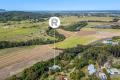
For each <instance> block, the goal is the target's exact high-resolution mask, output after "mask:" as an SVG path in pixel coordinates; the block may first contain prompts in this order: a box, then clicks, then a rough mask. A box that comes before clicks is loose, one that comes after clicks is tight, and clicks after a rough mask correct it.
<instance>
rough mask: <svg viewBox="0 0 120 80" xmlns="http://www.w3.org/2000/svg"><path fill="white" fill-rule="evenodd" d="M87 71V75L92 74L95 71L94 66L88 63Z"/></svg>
mask: <svg viewBox="0 0 120 80" xmlns="http://www.w3.org/2000/svg"><path fill="white" fill-rule="evenodd" d="M88 72H89V75H92V74H94V73H95V72H96V69H95V66H94V65H93V64H90V65H89V66H88Z"/></svg>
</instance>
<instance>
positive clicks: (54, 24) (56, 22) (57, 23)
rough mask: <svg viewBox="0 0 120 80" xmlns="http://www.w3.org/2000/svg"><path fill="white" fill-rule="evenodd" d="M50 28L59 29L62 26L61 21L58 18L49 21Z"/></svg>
mask: <svg viewBox="0 0 120 80" xmlns="http://www.w3.org/2000/svg"><path fill="white" fill-rule="evenodd" d="M49 26H50V27H51V28H58V27H59V26H60V19H59V18H58V17H51V18H50V19H49Z"/></svg>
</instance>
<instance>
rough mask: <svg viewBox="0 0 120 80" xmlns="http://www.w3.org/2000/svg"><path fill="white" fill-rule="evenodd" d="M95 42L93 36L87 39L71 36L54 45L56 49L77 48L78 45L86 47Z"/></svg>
mask: <svg viewBox="0 0 120 80" xmlns="http://www.w3.org/2000/svg"><path fill="white" fill-rule="evenodd" d="M95 40H97V39H96V38H95V37H93V36H88V37H80V36H72V37H69V38H67V39H66V40H64V41H63V42H59V43H56V47H57V48H72V47H75V46H77V45H78V44H81V45H86V44H89V43H91V42H93V41H95Z"/></svg>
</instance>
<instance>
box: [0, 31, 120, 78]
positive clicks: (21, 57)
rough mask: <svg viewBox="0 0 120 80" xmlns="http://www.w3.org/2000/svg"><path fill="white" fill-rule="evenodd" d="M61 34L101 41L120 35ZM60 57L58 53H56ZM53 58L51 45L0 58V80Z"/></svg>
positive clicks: (92, 33) (93, 32)
mask: <svg viewBox="0 0 120 80" xmlns="http://www.w3.org/2000/svg"><path fill="white" fill-rule="evenodd" d="M58 31H59V32H60V33H61V34H64V35H65V36H66V38H67V37H70V36H72V35H80V36H88V35H93V36H96V37H98V38H100V39H102V38H107V37H108V38H109V37H113V36H118V35H120V34H113V33H110V32H96V31H80V32H69V31H64V30H61V29H59V30H58ZM56 55H58V53H56ZM52 57H53V48H52V46H51V45H40V46H36V47H34V48H31V49H23V50H22V51H15V52H10V53H9V54H5V55H2V56H0V80H4V79H5V78H6V77H8V76H11V75H13V74H15V73H18V72H20V71H22V70H23V69H25V68H27V67H29V66H31V65H33V64H34V63H36V62H39V61H42V60H47V59H50V58H52Z"/></svg>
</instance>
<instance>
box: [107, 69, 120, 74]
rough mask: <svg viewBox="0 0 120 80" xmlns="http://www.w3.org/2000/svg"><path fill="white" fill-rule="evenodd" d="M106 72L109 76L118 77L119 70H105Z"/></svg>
mask: <svg viewBox="0 0 120 80" xmlns="http://www.w3.org/2000/svg"><path fill="white" fill-rule="evenodd" d="M107 72H108V73H109V74H110V75H116V74H117V75H120V70H118V69H116V68H111V69H107Z"/></svg>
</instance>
